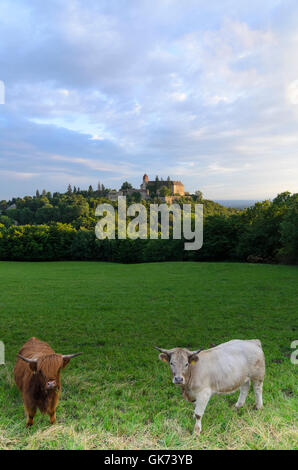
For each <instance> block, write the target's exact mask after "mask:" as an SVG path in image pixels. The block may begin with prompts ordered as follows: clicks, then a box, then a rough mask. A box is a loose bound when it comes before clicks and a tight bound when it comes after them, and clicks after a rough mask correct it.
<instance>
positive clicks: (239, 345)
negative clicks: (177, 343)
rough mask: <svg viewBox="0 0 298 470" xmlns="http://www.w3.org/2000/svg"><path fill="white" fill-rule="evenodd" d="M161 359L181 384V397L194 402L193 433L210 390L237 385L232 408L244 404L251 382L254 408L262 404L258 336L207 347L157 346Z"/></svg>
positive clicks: (225, 389) (261, 355) (262, 359)
mask: <svg viewBox="0 0 298 470" xmlns="http://www.w3.org/2000/svg"><path fill="white" fill-rule="evenodd" d="M156 349H158V350H159V351H160V353H161V354H160V355H159V358H160V360H161V361H164V362H169V363H170V367H171V371H172V374H173V383H174V384H176V385H181V389H182V395H183V397H184V398H185V399H186V400H188V401H192V402H196V405H195V418H196V424H195V433H196V434H198V435H199V434H200V432H201V429H202V426H201V420H202V416H203V414H204V411H205V408H206V406H207V404H208V401H209V399H210V398H211V397H212V395H214V394H221V393H223V394H228V393H233V392H235V391H236V390H238V389H239V388H240V395H239V398H238V401H237V403H236V405H235V406H236V408H240V407H241V406H243V405H244V403H245V400H246V397H247V394H248V391H249V386H250V380H251V381H252V383H253V387H254V391H255V395H256V408H257V409H259V408H262V406H263V400H262V388H263V381H264V376H265V357H264V353H263V350H262V345H261V342H260V341H259V340H258V339H250V340H240V339H234V340H232V341H228V342H227V343H223V344H220V345H219V346H216V347H214V348H211V349H206V350H198V351H189V350H188V349H183V348H173V349H160V348H156Z"/></svg>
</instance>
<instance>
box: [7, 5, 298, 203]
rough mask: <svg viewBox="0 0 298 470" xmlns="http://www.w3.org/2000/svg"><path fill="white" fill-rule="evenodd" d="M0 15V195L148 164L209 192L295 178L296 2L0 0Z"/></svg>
mask: <svg viewBox="0 0 298 470" xmlns="http://www.w3.org/2000/svg"><path fill="white" fill-rule="evenodd" d="M285 3H286V4H287V8H285ZM0 18H2V20H0V26H1V27H0V44H5V47H3V48H1V49H0V60H1V63H2V68H1V74H3V76H0V79H1V80H3V81H4V82H5V85H6V104H5V105H4V106H3V105H1V107H0V133H1V140H0V151H1V154H0V170H1V169H2V170H5V171H9V172H11V173H10V176H9V179H10V181H9V182H8V181H7V179H8V176H6V177H2V179H1V174H0V183H1V186H0V187H1V191H2V192H3V194H0V198H2V197H12V196H15V195H22V194H24V193H25V192H30V194H32V193H34V192H35V189H36V185H37V184H38V187H46V188H47V189H49V190H52V191H54V190H60V191H62V190H64V189H65V187H66V186H67V184H68V183H71V184H78V181H79V180H80V178H81V183H80V186H81V187H82V186H83V185H85V186H86V185H87V186H88V185H89V184H88V181H90V184H96V181H97V180H98V179H100V180H101V181H102V182H103V183H104V184H105V185H106V186H109V185H114V184H115V181H121V178H123V179H124V178H125V179H127V180H129V181H131V182H132V183H133V184H135V185H139V184H140V179H141V176H142V174H143V173H144V171H146V172H147V173H149V174H150V175H152V176H153V177H154V176H155V174H160V176H164V177H167V175H170V176H172V177H173V178H176V179H183V181H184V183H185V186H186V189H187V190H190V191H192V190H195V189H198V188H205V189H204V190H205V191H207V192H208V194H207V196H208V197H210V198H217V199H223V198H225V197H226V198H228V199H230V198H231V196H230V195H231V194H233V195H235V196H236V197H237V198H240V199H242V198H244V195H245V194H249V197H250V198H251V197H252V198H262V197H265V196H266V197H268V194H269V195H270V197H273V196H274V195H275V194H276V192H277V191H279V190H286V189H289V190H291V191H295V190H296V183H295V178H296V181H297V179H298V174H297V171H298V164H297V161H295V158H294V156H295V154H296V147H297V139H296V135H297V131H296V129H297V121H298V108H297V103H298V98H297V96H298V94H297V93H298V92H297V90H298V85H297V80H298V78H297V77H298V63H297V61H296V54H297V46H298V36H297V33H296V20H297V19H298V6H297V4H296V2H293V1H290V0H287V1H286V2H280V1H277V0H276V1H275V0H270V1H269V0H263V1H262V2H261V4H260V2H259V0H251V1H250V2H238V1H236V0H220V1H219V0H218V1H217V0H215V1H213V2H205V1H203V0H189V1H188V2H181V1H178V0H171V1H170V0H161V1H159V2H158V3H157V4H156V6H155V7H154V8H152V2H150V1H149V0H139V1H132V2H128V3H125V7H124V4H123V3H122V2H96V1H93V0H85V1H84V2H83V1H82V0H69V1H68V2H62V0H53V1H52V2H48V3H47V4H44V3H41V2H39V1H37V0H32V1H31V2H30V3H29V4H28V2H25V1H23V0H16V1H15V2H13V4H12V2H10V1H8V0H0ZM20 45H21V46H22V47H20ZM57 156H58V157H59V158H58V157H57ZM278 168H280V170H281V171H278ZM287 168H288V170H289V171H287ZM16 173H18V174H32V175H38V176H36V178H35V176H32V178H31V186H30V178H25V177H24V178H23V180H22V179H20V178H18V184H11V182H13V181H16V180H17V178H16ZM58 174H59V177H57V178H56V179H55V176H54V175H58ZM236 176H237V177H236ZM63 178H65V181H64V180H63ZM74 181H76V183H74ZM23 183H24V184H23ZM55 185H57V187H56V186H55ZM253 193H254V194H253Z"/></svg>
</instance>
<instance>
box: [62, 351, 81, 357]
mask: <svg viewBox="0 0 298 470" xmlns="http://www.w3.org/2000/svg"><path fill="white" fill-rule="evenodd" d="M80 354H83V353H82V352H79V353H75V354H63V355H62V357H63V359H71V358H73V357H76V356H79V355H80Z"/></svg>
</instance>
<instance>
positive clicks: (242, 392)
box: [235, 380, 250, 408]
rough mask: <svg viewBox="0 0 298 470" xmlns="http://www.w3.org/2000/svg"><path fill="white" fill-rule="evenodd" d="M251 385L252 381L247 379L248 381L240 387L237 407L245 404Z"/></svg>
mask: <svg viewBox="0 0 298 470" xmlns="http://www.w3.org/2000/svg"><path fill="white" fill-rule="evenodd" d="M249 386H250V381H249V380H247V382H244V384H243V385H241V387H240V395H239V398H238V401H237V403H236V405H235V406H236V408H241V406H243V405H244V403H245V400H246V397H247V394H248V391H249Z"/></svg>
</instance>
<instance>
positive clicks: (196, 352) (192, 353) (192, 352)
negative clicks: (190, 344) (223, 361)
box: [190, 349, 203, 356]
mask: <svg viewBox="0 0 298 470" xmlns="http://www.w3.org/2000/svg"><path fill="white" fill-rule="evenodd" d="M201 351H203V350H202V349H198V350H197V351H191V354H190V355H191V356H195V355H196V354H199V352H201Z"/></svg>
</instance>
